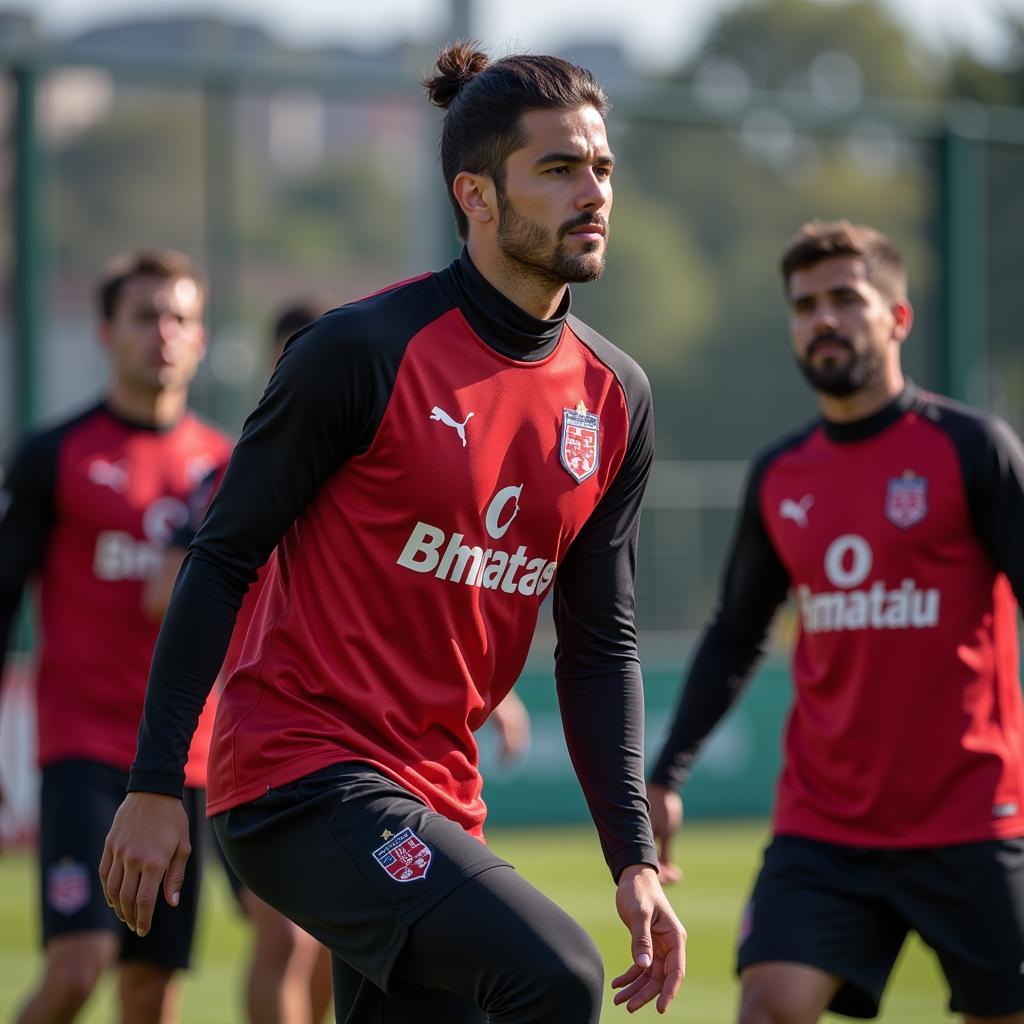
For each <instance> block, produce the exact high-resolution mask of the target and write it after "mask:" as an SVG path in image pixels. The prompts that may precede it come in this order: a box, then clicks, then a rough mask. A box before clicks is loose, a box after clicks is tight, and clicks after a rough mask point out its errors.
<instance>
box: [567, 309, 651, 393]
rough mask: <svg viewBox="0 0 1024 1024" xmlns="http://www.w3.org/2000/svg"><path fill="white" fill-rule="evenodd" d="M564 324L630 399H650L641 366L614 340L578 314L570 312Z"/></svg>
mask: <svg viewBox="0 0 1024 1024" xmlns="http://www.w3.org/2000/svg"><path fill="white" fill-rule="evenodd" d="M565 322H566V325H567V326H568V327H569V329H570V330H571V331H572V333H573V334H574V335H575V336H576V338H578V339H579V341H580V342H581V344H583V345H585V346H586V347H587V348H588V349H589V350H590V351H591V352H592V353H593V355H594V356H595V358H596V359H598V360H599V361H600V362H601V363H603V364H604V365H605V366H606V367H607V368H608V370H609V371H610V372H611V373H612V374H613V375H614V376H615V377H616V378H617V379H618V381H619V383H620V384H621V385H622V388H623V390H624V391H625V392H626V394H627V395H629V396H630V398H631V399H636V398H638V397H642V398H644V399H646V400H649V399H650V394H651V384H650V381H649V380H648V379H647V374H646V373H645V372H644V369H643V367H642V366H641V365H640V364H639V363H638V362H637V361H636V360H635V359H634V358H633V357H632V356H631V355H629V354H628V353H626V352H624V351H623V350H622V349H621V348H619V347H618V345H616V344H615V343H614V342H611V341H609V340H608V339H607V338H606V337H605V336H604V335H603V334H600V333H598V332H597V331H595V330H594V328H593V327H591V326H590V324H587V323H584V322H583V321H582V320H581V319H580V318H579V317H578V316H574V315H573V314H572V313H570V314H569V315H568V316H567V317H566V318H565Z"/></svg>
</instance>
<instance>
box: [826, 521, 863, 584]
mask: <svg viewBox="0 0 1024 1024" xmlns="http://www.w3.org/2000/svg"><path fill="white" fill-rule="evenodd" d="M873 561H874V556H873V555H872V554H871V545H870V544H868V542H867V541H866V540H865V539H864V538H863V537H858V536H857V534H855V533H844V534H843V535H842V537H836V539H835V540H834V541H832V543H831V544H829V546H828V551H826V552H825V575H826V576H827V577H828V578H829V582H830V583H831V584H832V585H833V586H836V587H840V588H841V589H843V590H849V589H850V588H851V587H856V586H857V585H858V584H860V583H863V582H864V580H865V579H867V575H868V573H869V572H871V565H872V562H873Z"/></svg>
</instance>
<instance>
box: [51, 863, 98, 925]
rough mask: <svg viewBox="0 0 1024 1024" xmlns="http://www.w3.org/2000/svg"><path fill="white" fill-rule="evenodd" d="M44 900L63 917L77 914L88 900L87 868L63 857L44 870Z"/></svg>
mask: <svg viewBox="0 0 1024 1024" xmlns="http://www.w3.org/2000/svg"><path fill="white" fill-rule="evenodd" d="M46 902H47V903H48V904H49V905H50V906H51V907H53V909H54V910H56V911H57V913H58V914H63V915H64V916H65V917H70V916H71V915H72V914H77V913H78V911H80V910H81V909H82V907H84V906H85V905H86V904H87V903H88V902H89V869H88V868H87V867H86V866H85V865H84V864H82V863H80V862H79V861H74V860H71V858H70V857H65V858H64V859H63V860H61V861H60V862H59V863H57V864H51V865H50V867H49V869H48V870H47V872H46Z"/></svg>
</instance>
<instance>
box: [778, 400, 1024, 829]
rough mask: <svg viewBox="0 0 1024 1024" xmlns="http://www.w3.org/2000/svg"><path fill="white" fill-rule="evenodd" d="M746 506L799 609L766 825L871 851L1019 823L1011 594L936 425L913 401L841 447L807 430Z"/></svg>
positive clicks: (1020, 774)
mask: <svg viewBox="0 0 1024 1024" xmlns="http://www.w3.org/2000/svg"><path fill="white" fill-rule="evenodd" d="M922 481H924V482H923V483H922ZM760 499H761V515H762V518H763V521H764V523H765V524H766V528H767V530H768V533H769V536H770V539H771V541H772V544H773V545H774V547H775V549H776V550H777V551H778V552H779V554H780V557H781V558H782V561H783V562H784V564H785V566H786V568H787V570H788V571H789V574H790V578H791V580H792V584H793V593H794V598H795V603H796V608H797V613H798V617H799V620H800V632H799V637H798V640H797V644H796V648H795V652H794V657H793V676H794V680H795V702H794V706H793V709H792V712H791V715H790V718H789V722H788V726H787V730H786V738H785V765H784V769H783V772H782V775H781V778H780V781H779V788H778V803H777V809H776V821H775V829H776V832H777V833H780V834H790V835H802V836H808V837H811V838H815V839H820V840H823V841H827V842H836V843H845V844H853V845H866V846H875V847H877V846H891V847H899V846H908V845H913V846H938V845H944V844H952V843H961V842H969V841H974V840H981V839H985V838H989V837H1010V836H1018V835H1021V834H1024V813H1022V809H1024V762H1022V755H1021V747H1022V741H1024V716H1022V705H1021V691H1020V680H1019V678H1018V665H1019V658H1018V651H1017V629H1016V605H1015V602H1014V600H1013V597H1012V594H1011V591H1010V587H1009V585H1008V583H1007V581H1006V578H1005V577H1004V576H1002V575H1000V574H998V573H997V572H996V570H995V567H994V566H993V564H992V562H991V560H990V559H989V557H988V556H987V554H986V553H985V551H984V549H983V548H982V546H981V544H980V543H979V541H978V540H977V537H976V534H975V530H974V528H973V527H972V524H971V521H970V517H969V511H968V507H967V502H966V497H965V492H964V484H963V480H962V477H961V470H960V465H959V462H958V460H957V455H956V451H955V449H954V446H953V444H952V442H951V441H950V439H949V438H948V436H947V435H946V434H945V433H944V432H943V431H942V430H941V429H939V427H937V426H936V425H935V424H933V423H931V422H929V421H928V420H926V419H924V418H922V417H921V416H919V415H918V414H917V413H914V412H910V413H907V414H905V415H904V416H903V418H902V419H901V420H899V421H898V422H897V423H896V424H894V425H893V426H892V427H890V428H888V429H886V430H885V431H883V432H882V433H881V434H878V435H876V436H874V437H872V438H869V439H867V440H864V441H858V442H854V443H842V444H838V443H834V442H832V441H830V440H829V439H828V438H826V436H825V435H824V433H823V432H822V431H821V430H818V431H815V432H814V433H812V434H811V435H810V437H809V438H808V439H807V441H806V442H804V443H803V444H802V445H799V446H797V447H796V448H794V449H792V450H790V451H788V452H786V453H785V454H783V455H782V456H781V457H780V458H779V459H778V460H777V461H776V462H775V463H773V464H772V466H771V467H770V468H769V469H768V471H767V474H766V477H765V480H764V485H763V487H762V489H761V494H760ZM786 502H792V503H794V504H796V505H800V506H803V507H804V509H805V516H801V515H800V514H799V513H797V512H796V511H795V510H794V508H793V506H792V505H790V506H787V509H788V514H783V513H782V510H783V506H784V503H786Z"/></svg>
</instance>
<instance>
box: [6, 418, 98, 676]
mask: <svg viewBox="0 0 1024 1024" xmlns="http://www.w3.org/2000/svg"><path fill="white" fill-rule="evenodd" d="M104 410H105V406H103V405H96V406H93V407H91V408H89V409H87V410H86V411H85V412H83V413H81V414H79V415H78V416H75V417H73V418H72V419H70V420H67V421H66V422H64V423H61V424H59V425H58V426H56V427H52V428H50V429H49V430H45V431H41V432H40V433H37V434H33V435H31V436H30V437H28V438H26V439H25V441H24V442H22V444H21V445H20V446H19V448H18V450H17V451H16V452H15V453H14V455H13V456H12V457H11V460H10V465H9V466H8V468H7V471H6V473H5V475H4V479H3V487H2V488H0V680H2V679H3V669H4V663H5V660H6V656H7V648H8V645H9V643H10V640H11V630H12V628H13V624H14V619H15V616H16V614H17V611H18V606H19V604H20V603H21V595H22V592H23V591H24V589H25V584H26V583H27V582H28V579H29V577H30V576H31V574H32V573H33V572H34V571H35V570H37V569H38V568H39V566H40V564H41V562H42V559H43V555H44V553H45V551H46V544H47V541H48V540H49V537H50V531H51V530H52V529H53V522H54V516H55V514H56V492H57V462H58V458H59V456H60V448H61V444H62V443H63V441H64V438H65V437H67V435H68V433H69V432H70V431H73V430H74V429H75V428H76V427H77V426H79V425H80V424H81V423H84V422H85V421H86V420H88V419H90V418H91V417H93V416H95V415H96V414H97V413H98V412H101V411H104Z"/></svg>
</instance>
